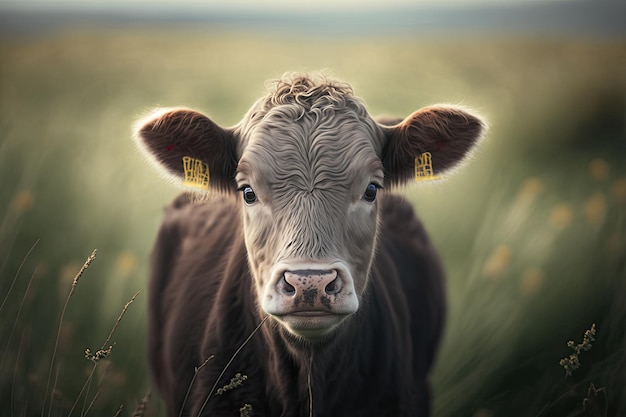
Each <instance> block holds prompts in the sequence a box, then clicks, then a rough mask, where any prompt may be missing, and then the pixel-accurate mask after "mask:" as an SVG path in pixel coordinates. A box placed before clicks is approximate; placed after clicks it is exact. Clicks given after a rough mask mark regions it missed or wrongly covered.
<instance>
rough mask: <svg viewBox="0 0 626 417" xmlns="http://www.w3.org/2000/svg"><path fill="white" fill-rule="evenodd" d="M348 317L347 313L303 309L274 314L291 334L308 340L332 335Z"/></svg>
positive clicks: (318, 339)
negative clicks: (278, 314) (289, 312)
mask: <svg viewBox="0 0 626 417" xmlns="http://www.w3.org/2000/svg"><path fill="white" fill-rule="evenodd" d="M346 317H348V315H347V314H331V313H328V312H323V311H301V312H294V313H291V314H284V315H280V316H274V318H275V319H276V320H277V321H278V322H279V323H280V324H281V325H282V326H283V327H284V328H285V329H286V330H287V331H288V332H289V333H290V334H291V335H293V336H295V337H296V338H300V339H304V340H306V341H317V342H319V341H321V340H324V339H326V338H328V337H329V336H330V335H332V333H333V331H334V330H335V329H336V328H337V326H339V325H340V324H341V322H342V321H343V320H344V319H346Z"/></svg>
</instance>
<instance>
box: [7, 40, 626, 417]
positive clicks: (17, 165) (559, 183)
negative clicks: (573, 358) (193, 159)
mask: <svg viewBox="0 0 626 417" xmlns="http://www.w3.org/2000/svg"><path fill="white" fill-rule="evenodd" d="M0 58H1V59H0V178H1V187H0V277H1V279H0V299H4V297H5V295H6V294H9V288H10V286H11V282H12V281H13V278H14V277H16V281H15V286H14V287H13V288H12V290H11V293H10V294H9V297H8V301H7V303H6V305H5V306H4V307H3V309H2V310H1V311H0V334H2V337H1V338H0V354H1V355H3V359H4V361H3V366H2V368H1V369H0V414H1V415H7V416H31V415H32V416H40V415H42V413H41V404H42V403H43V401H44V398H45V397H46V392H45V391H46V390H45V386H46V378H47V376H48V373H49V369H50V362H51V358H52V355H53V351H54V345H55V338H56V331H57V327H58V324H59V318H60V313H61V311H62V306H63V302H64V300H65V297H66V296H67V294H68V291H69V289H70V286H71V283H72V278H73V277H74V276H75V274H76V272H77V271H78V270H79V269H80V266H81V265H82V263H83V261H84V260H85V258H86V257H87V256H88V255H89V253H91V251H92V250H93V248H98V259H97V260H96V261H94V263H93V265H92V266H90V268H89V270H88V271H86V273H85V276H84V277H83V278H81V282H80V284H79V285H78V286H77V287H76V290H75V294H74V295H73V297H72V299H71V300H70V302H69V304H68V308H67V310H66V313H65V317H64V322H63V326H62V328H61V333H60V337H59V343H58V348H57V353H56V359H55V364H56V365H55V369H53V373H52V378H53V380H55V379H56V394H55V397H54V402H53V405H54V407H53V408H52V413H51V415H54V416H56V415H67V413H68V411H69V409H70V408H71V406H72V404H73V403H74V402H75V400H76V398H77V397H78V396H79V392H80V391H81V388H82V386H83V384H84V382H85V380H86V378H87V375H88V374H89V372H90V370H91V367H92V366H93V363H92V362H91V361H89V360H87V359H85V358H84V352H85V349H86V348H90V349H91V350H92V351H94V350H97V349H98V347H99V346H100V345H101V343H102V341H103V340H105V339H106V335H108V333H109V331H110V329H111V327H112V326H113V324H114V323H115V321H116V318H117V317H118V314H119V312H120V310H121V308H122V307H123V306H124V304H125V303H126V302H127V301H128V300H129V299H130V297H131V296H132V295H133V294H134V293H135V292H136V291H141V292H142V293H141V294H140V296H138V297H137V299H136V302H135V303H134V305H133V306H132V308H131V309H129V310H128V312H127V313H126V315H125V317H124V319H123V320H122V321H121V323H119V326H118V328H117V329H116V333H115V336H114V337H113V340H112V341H113V342H114V343H115V345H114V349H113V351H112V353H111V354H110V355H109V357H107V358H106V359H105V361H106V366H99V369H101V370H102V371H104V370H105V369H106V370H107V372H101V373H100V374H98V375H97V378H98V379H97V381H100V380H102V385H101V390H100V393H99V394H98V398H97V399H96V401H95V402H94V404H93V407H92V408H91V409H90V413H89V414H90V415H97V416H99V415H115V413H116V412H117V411H118V409H119V407H120V405H121V404H124V409H123V411H122V415H126V414H130V413H131V412H132V410H134V409H135V407H136V405H137V404H138V403H139V401H141V399H142V398H143V397H144V395H145V393H146V391H147V390H149V388H150V383H149V377H148V375H147V370H146V363H145V347H144V343H145V342H144V338H145V311H146V284H147V283H146V277H147V263H148V261H147V258H148V255H149V251H150V248H151V245H152V243H153V240H154V237H155V234H156V230H157V227H158V225H159V223H160V220H161V215H162V207H163V206H164V205H166V204H167V203H168V201H169V200H171V199H172V198H173V197H174V196H175V195H176V194H177V193H178V190H176V189H174V188H172V187H171V186H168V185H167V184H165V183H164V182H163V181H162V179H161V178H160V177H159V176H158V175H155V172H154V171H152V170H151V168H150V166H149V165H148V164H146V163H145V162H144V161H143V159H142V157H141V156H140V155H139V153H138V152H137V151H136V149H135V147H134V145H133V144H132V142H131V140H130V135H131V125H132V123H133V122H134V121H135V120H136V118H137V117H138V116H140V115H141V114H142V113H143V112H144V111H145V110H147V109H148V108H151V107H154V106H159V105H163V106H176V105H185V106H189V107H193V108H197V109H199V110H202V111H205V112H206V113H208V114H210V115H211V116H212V117H213V118H214V120H216V121H217V122H219V123H221V124H223V125H232V124H234V123H236V122H237V121H238V120H239V119H240V117H241V115H242V114H243V113H244V112H245V111H246V110H247V109H248V107H249V106H250V105H251V103H252V102H253V101H254V100H255V99H256V98H258V97H259V96H260V95H261V94H262V93H263V92H264V87H263V83H264V81H265V80H267V79H271V78H275V77H278V76H279V75H281V74H282V73H283V72H285V71H293V70H298V71H313V70H319V69H330V70H331V72H332V73H334V74H335V75H336V76H338V77H340V78H343V79H345V80H346V81H349V82H351V83H352V84H353V86H354V87H355V90H356V92H357V94H358V95H360V96H361V97H363V98H364V99H365V100H366V102H367V103H368V106H369V109H370V111H371V113H372V114H375V115H376V114H389V115H407V114H409V113H411V112H412V111H414V110H416V109H417V108H419V107H422V106H425V105H429V104H434V103H437V102H448V103H460V104H464V105H467V106H470V107H472V108H474V109H476V110H477V111H479V112H480V113H482V114H484V115H485V116H486V117H487V118H488V120H489V123H490V125H491V130H490V133H489V135H488V138H487V140H485V142H484V143H483V144H482V146H481V148H480V149H479V151H478V152H476V154H475V155H474V158H473V160H472V161H471V162H470V163H469V164H467V166H466V167H464V168H463V169H462V170H460V171H459V172H457V173H456V175H454V176H450V177H449V178H448V179H447V181H443V182H439V183H436V184H433V185H415V186H412V187H409V188H407V189H405V190H401V192H402V193H404V194H405V195H407V197H408V198H410V199H411V201H413V202H414V203H415V206H416V209H417V210H418V212H419V214H420V216H421V218H422V220H423V221H424V223H425V224H426V225H427V228H428V229H429V231H430V233H431V235H432V237H433V240H434V241H435V243H436V245H437V247H438V248H439V249H440V251H441V254H442V258H443V261H444V263H445V266H446V269H447V271H448V283H447V285H448V294H449V320H448V325H447V328H446V334H445V339H444V343H443V346H442V349H441V350H440V354H439V361H438V363H437V367H436V369H435V372H434V375H433V382H434V391H435V405H434V410H435V413H434V415H435V416H441V417H447V416H455V417H456V416H475V417H486V416H500V415H523V416H526V415H528V416H539V415H541V416H548V415H550V416H552V415H555V416H557V415H559V416H566V415H571V416H577V415H584V414H582V403H583V400H584V399H585V398H587V395H588V392H589V386H590V383H593V384H594V386H595V387H596V388H606V393H607V397H606V404H604V405H603V406H602V407H604V408H602V407H601V409H602V410H603V411H606V412H607V415H609V416H610V415H617V412H618V411H621V412H624V408H625V407H626V405H625V401H626V400H624V399H623V398H625V397H626V395H625V393H624V392H623V387H624V386H626V383H625V381H624V375H626V365H625V363H626V362H625V361H626V358H625V353H624V352H625V351H626V335H625V331H624V329H626V307H624V306H625V305H626V287H625V285H626V284H625V283H626V265H625V262H626V261H625V258H626V256H625V255H624V254H625V253H626V130H625V114H626V112H625V110H626V79H625V75H624V73H623V68H624V62H625V58H626V44H625V43H623V42H608V41H607V42H592V41H577V40H569V41H550V40H538V41H530V40H524V41H522V40H518V41H515V40H489V39H483V40H466V41H447V42H433V41H427V40H409V39H385V40H380V39H351V38H344V39H339V40H331V39H321V40H319V39H318V40H311V39H302V38H294V39H284V38H280V37H272V36H270V35H260V36H255V37H253V36H243V35H237V34H234V33H228V32H210V31H207V32H191V31H176V32H162V31H157V30H154V31H148V30H144V31H135V32H130V31H120V30H118V31H115V32H113V31H111V32H103V31H94V32H89V31H87V30H85V31H83V32H68V33H61V34H57V35H54V36H48V37H42V38H37V37H31V38H28V37H24V38H5V39H0ZM37 239H40V241H39V243H38V244H37V245H36V246H35V247H34V249H33V250H32V253H31V254H30V255H29V256H28V258H27V259H26V260H25V262H24V265H23V267H22V269H21V270H20V271H19V274H17V272H18V269H19V267H20V264H21V263H22V261H23V260H24V259H25V256H26V254H27V253H28V252H29V250H30V249H31V247H32V246H33V244H34V243H35V241H37ZM16 274H17V276H16ZM31 277H32V279H31ZM592 323H595V324H596V329H597V334H596V336H595V338H596V341H595V342H594V346H593V348H592V349H591V350H590V351H588V352H584V354H581V358H580V360H581V367H580V368H579V369H578V370H577V371H576V372H574V374H573V375H572V376H571V377H568V378H567V379H565V378H564V376H563V373H564V372H563V369H562V368H561V367H560V366H559V360H560V359H561V358H563V357H566V356H567V355H569V353H570V349H569V348H568V347H567V345H566V343H567V341H568V340H580V338H581V337H582V335H583V333H584V331H585V330H586V329H589V328H590V327H591V324H592ZM14 327H15V330H14V331H13V330H12V329H13V328H14ZM12 331H13V336H12V337H11V338H9V337H8V336H5V335H9V334H11V332H12ZM57 372H58V379H57ZM95 382H96V380H94V385H93V386H92V388H91V395H92V396H93V394H94V393H95ZM246 383H254V381H246ZM48 395H49V392H48ZM153 397H154V395H153ZM89 398H90V399H91V398H92V397H89ZM81 401H82V400H81ZM48 402H49V401H48ZM80 407H81V408H82V402H81V405H80ZM159 411H160V412H161V413H162V410H159V409H158V402H156V401H153V407H152V410H151V411H148V412H149V413H152V414H151V415H157V414H159ZM79 414H80V410H79V411H75V412H74V413H73V415H79ZM44 415H48V412H47V410H45V413H44Z"/></svg>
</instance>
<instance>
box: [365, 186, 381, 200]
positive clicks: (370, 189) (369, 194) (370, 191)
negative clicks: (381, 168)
mask: <svg viewBox="0 0 626 417" xmlns="http://www.w3.org/2000/svg"><path fill="white" fill-rule="evenodd" d="M377 192H378V187H377V186H376V184H374V183H370V184H369V185H368V186H367V188H366V189H365V193H363V200H365V201H367V202H369V203H373V202H374V200H376V193H377Z"/></svg>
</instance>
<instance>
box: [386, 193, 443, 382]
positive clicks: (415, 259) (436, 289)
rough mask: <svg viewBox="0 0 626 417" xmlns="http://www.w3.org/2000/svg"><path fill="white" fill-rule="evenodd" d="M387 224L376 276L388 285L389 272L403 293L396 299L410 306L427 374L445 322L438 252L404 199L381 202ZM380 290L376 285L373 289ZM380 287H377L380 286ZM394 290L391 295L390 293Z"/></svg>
mask: <svg viewBox="0 0 626 417" xmlns="http://www.w3.org/2000/svg"><path fill="white" fill-rule="evenodd" d="M381 203H382V206H381V210H382V213H381V215H382V221H381V226H380V227H381V230H380V240H379V249H378V252H379V256H378V257H377V259H376V261H375V265H376V268H375V270H376V271H378V272H377V274H378V275H380V276H382V277H384V281H385V282H386V283H388V282H390V281H391V280H389V275H388V274H389V271H390V270H391V271H393V273H394V275H396V277H397V281H394V282H397V283H398V285H399V286H400V288H395V289H391V291H394V290H399V291H400V292H399V293H396V295H397V296H396V297H395V298H394V299H395V300H396V301H395V302H396V303H397V302H398V300H399V299H402V300H403V301H405V302H406V306H407V308H408V310H409V317H411V318H412V320H411V332H412V334H413V338H414V340H418V341H419V342H418V343H416V344H415V345H414V349H415V352H414V359H415V362H414V364H413V365H414V366H415V367H416V368H417V370H416V372H419V373H423V374H424V375H425V374H426V373H427V371H428V369H429V368H430V365H431V363H432V358H433V356H434V353H435V351H436V347H437V345H438V344H439V339H440V337H441V331H442V327H443V322H444V319H445V298H444V295H445V294H444V293H445V290H444V285H445V282H444V281H445V279H444V270H443V266H442V263H441V260H440V258H439V255H438V253H437V251H436V250H435V247H434V246H433V245H432V243H431V241H430V238H429V236H428V233H427V232H426V230H425V228H424V226H423V224H422V222H421V221H420V220H419V219H418V218H417V216H416V215H415V212H414V210H413V206H412V205H411V203H410V202H408V201H407V200H406V199H404V198H403V197H400V196H397V195H391V194H386V195H384V197H383V198H381ZM374 285H376V284H374ZM380 285H381V284H380V283H378V286H380ZM387 290H389V289H387Z"/></svg>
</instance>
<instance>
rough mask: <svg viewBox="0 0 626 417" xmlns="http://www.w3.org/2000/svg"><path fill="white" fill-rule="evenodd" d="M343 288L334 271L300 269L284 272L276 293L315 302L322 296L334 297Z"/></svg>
mask: <svg viewBox="0 0 626 417" xmlns="http://www.w3.org/2000/svg"><path fill="white" fill-rule="evenodd" d="M342 287H343V285H342V283H341V279H340V278H339V277H338V276H337V271H336V270H334V269H333V270H330V271H324V270H316V269H300V270H295V271H285V273H284V274H283V278H282V279H281V280H280V282H279V283H278V292H279V293H280V294H283V295H286V296H293V297H299V296H302V297H303V298H304V300H305V301H307V300H308V301H310V302H315V301H316V300H317V298H318V297H321V296H322V295H336V294H337V293H339V292H340V291H341V288H342Z"/></svg>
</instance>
